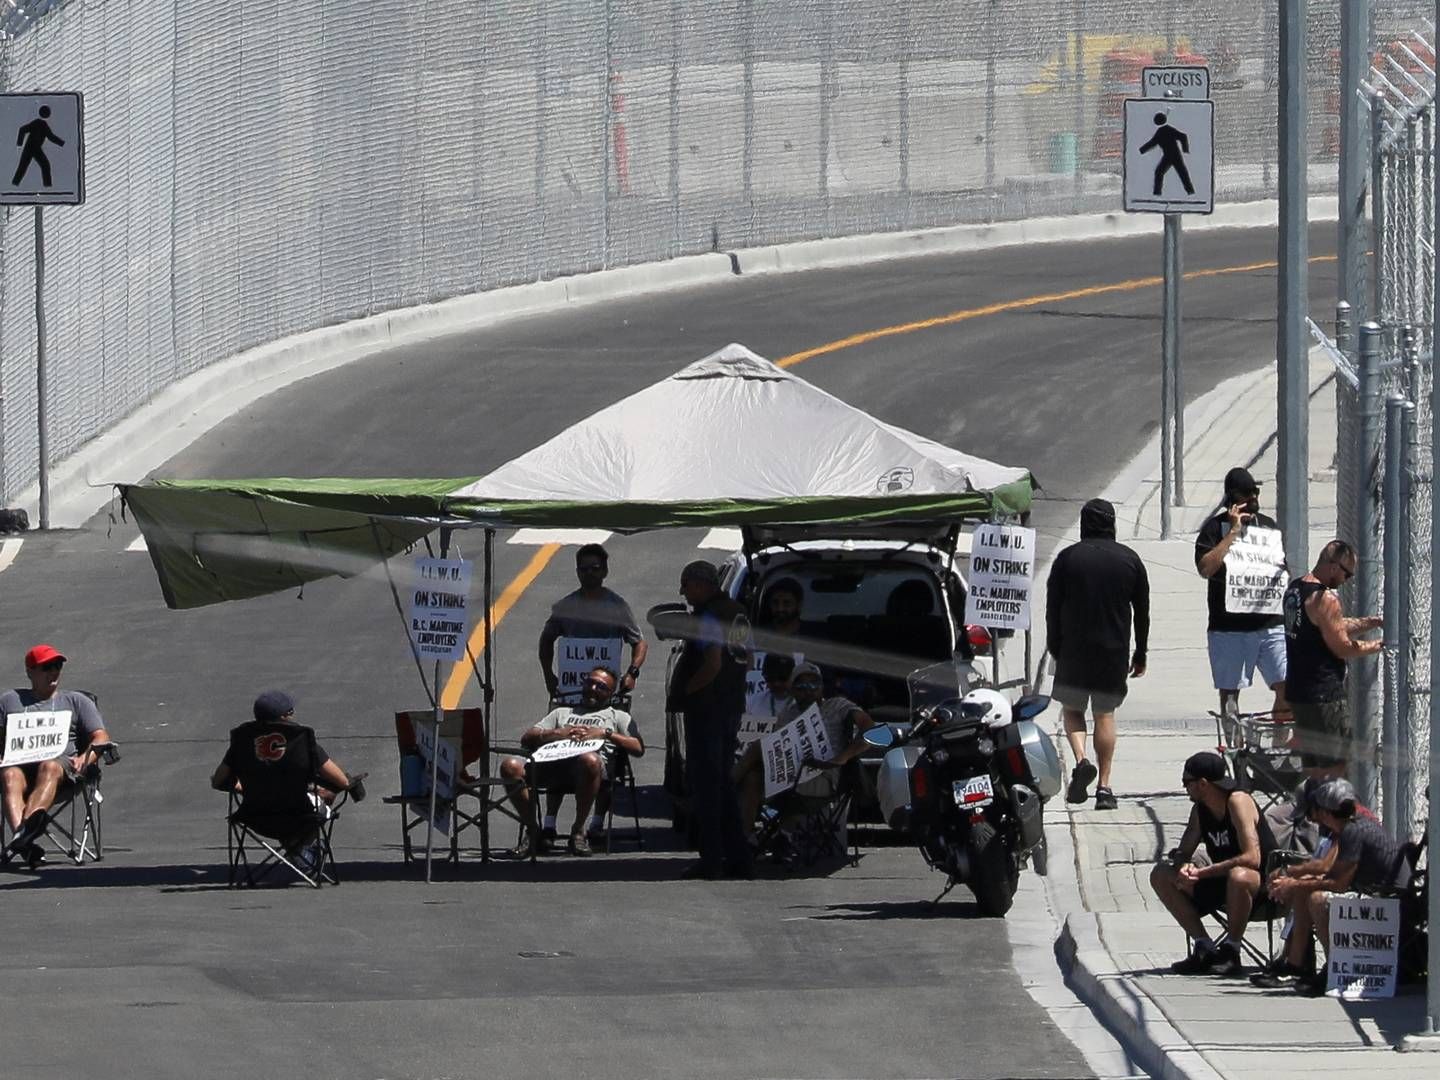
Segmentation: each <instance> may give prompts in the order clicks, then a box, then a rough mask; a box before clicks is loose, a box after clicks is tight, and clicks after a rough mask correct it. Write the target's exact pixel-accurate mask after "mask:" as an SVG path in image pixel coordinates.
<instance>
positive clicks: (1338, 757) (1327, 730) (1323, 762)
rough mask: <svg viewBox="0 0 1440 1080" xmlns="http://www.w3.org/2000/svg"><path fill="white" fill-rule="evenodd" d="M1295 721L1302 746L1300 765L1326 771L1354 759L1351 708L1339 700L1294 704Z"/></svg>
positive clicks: (1292, 711)
mask: <svg viewBox="0 0 1440 1080" xmlns="http://www.w3.org/2000/svg"><path fill="white" fill-rule="evenodd" d="M1290 715H1291V716H1293V717H1294V718H1295V735H1296V737H1297V740H1298V741H1299V743H1300V764H1301V765H1302V766H1303V767H1305V768H1310V769H1323V768H1329V767H1330V766H1333V765H1343V764H1345V763H1346V762H1347V761H1349V760H1350V744H1351V738H1352V733H1351V731H1350V706H1349V703H1348V702H1346V700H1345V699H1344V698H1340V699H1339V700H1338V701H1321V702H1315V703H1311V702H1304V701H1292V702H1290Z"/></svg>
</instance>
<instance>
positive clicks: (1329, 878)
mask: <svg viewBox="0 0 1440 1080" xmlns="http://www.w3.org/2000/svg"><path fill="white" fill-rule="evenodd" d="M1358 806H1359V801H1358V799H1357V797H1356V794H1355V788H1354V787H1353V786H1351V784H1350V782H1349V781H1348V780H1338V779H1337V780H1327V781H1326V782H1325V783H1323V784H1321V785H1320V786H1319V787H1318V788H1316V789H1315V791H1314V793H1313V794H1312V795H1311V797H1310V806H1309V815H1310V817H1311V818H1312V819H1313V820H1314V821H1315V823H1316V824H1317V825H1319V826H1320V827H1321V828H1322V829H1326V830H1328V831H1329V832H1330V833H1332V834H1333V835H1334V837H1335V841H1334V847H1333V848H1332V858H1331V860H1330V862H1329V865H1328V867H1327V866H1326V865H1324V864H1317V865H1315V866H1313V867H1309V866H1300V867H1296V868H1295V869H1294V870H1293V871H1291V872H1290V873H1287V874H1281V875H1279V876H1277V877H1275V878H1274V879H1273V880H1272V881H1271V882H1270V895H1271V897H1273V898H1274V899H1275V900H1276V901H1277V902H1278V903H1281V904H1284V905H1286V906H1287V907H1289V908H1290V909H1291V911H1292V912H1294V915H1295V924H1294V926H1293V927H1292V928H1291V930H1290V937H1289V939H1288V940H1287V942H1286V948H1285V957H1284V960H1283V962H1282V963H1281V965H1280V966H1279V968H1277V969H1276V971H1275V972H1274V973H1273V975H1272V977H1271V978H1270V979H1268V980H1266V981H1264V982H1259V983H1258V984H1259V985H1262V986H1265V987H1267V988H1276V987H1280V986H1284V985H1286V984H1287V983H1293V985H1294V987H1295V989H1296V990H1297V991H1298V992H1299V993H1301V994H1305V995H1308V996H1319V995H1320V994H1323V993H1325V984H1326V972H1325V967H1324V966H1323V965H1322V966H1321V967H1320V970H1319V971H1318V972H1317V973H1316V974H1315V975H1313V976H1307V975H1306V973H1305V969H1304V962H1305V953H1306V952H1307V951H1308V950H1309V947H1310V935H1311V932H1312V931H1313V932H1314V935H1315V938H1316V940H1317V941H1321V942H1324V941H1326V940H1328V938H1329V931H1330V897H1331V895H1332V894H1334V893H1345V892H1359V893H1371V894H1373V893H1376V892H1383V891H1386V890H1388V889H1396V888H1403V887H1404V886H1405V885H1406V884H1407V883H1408V882H1409V880H1410V867H1409V864H1408V863H1407V862H1406V861H1405V859H1404V849H1403V848H1402V846H1401V845H1400V843H1399V842H1398V841H1397V840H1395V839H1394V838H1393V837H1392V836H1391V835H1390V834H1389V833H1387V832H1386V831H1385V829H1384V828H1383V827H1382V826H1381V825H1380V823H1379V822H1378V821H1376V820H1375V819H1374V817H1373V816H1365V815H1362V814H1360V813H1359V812H1358Z"/></svg>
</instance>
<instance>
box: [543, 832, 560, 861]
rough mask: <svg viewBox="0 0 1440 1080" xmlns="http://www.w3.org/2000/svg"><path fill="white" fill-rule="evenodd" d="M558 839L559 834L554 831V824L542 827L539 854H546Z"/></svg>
mask: <svg viewBox="0 0 1440 1080" xmlns="http://www.w3.org/2000/svg"><path fill="white" fill-rule="evenodd" d="M559 840H560V834H559V833H557V832H556V831H555V826H554V825H546V826H545V827H544V828H543V829H541V830H540V846H539V851H540V854H541V855H545V854H548V853H549V852H550V850H551V849H552V848H553V847H554V846H555V845H556V844H557V843H558V842H559Z"/></svg>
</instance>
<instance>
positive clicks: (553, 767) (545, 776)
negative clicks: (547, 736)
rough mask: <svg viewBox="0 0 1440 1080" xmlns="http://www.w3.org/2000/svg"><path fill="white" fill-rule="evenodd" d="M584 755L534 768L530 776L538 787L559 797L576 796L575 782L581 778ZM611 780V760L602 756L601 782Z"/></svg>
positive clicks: (547, 762) (544, 763)
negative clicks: (581, 760) (581, 762)
mask: <svg viewBox="0 0 1440 1080" xmlns="http://www.w3.org/2000/svg"><path fill="white" fill-rule="evenodd" d="M584 756H585V755H584V754H579V755H577V756H576V757H573V758H568V759H566V760H565V761H545V762H542V763H540V764H539V765H535V766H533V767H532V769H531V771H530V775H531V777H532V778H533V780H534V784H535V786H536V787H539V788H544V789H545V790H546V791H553V792H555V793H556V794H557V795H573V794H575V782H576V780H577V779H578V778H579V776H580V759H581V758H583V757H584ZM609 779H610V759H609V758H607V757H606V756H605V755H604V754H601V755H600V780H601V782H602V783H603V782H604V781H606V780H609Z"/></svg>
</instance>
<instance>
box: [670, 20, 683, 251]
mask: <svg viewBox="0 0 1440 1080" xmlns="http://www.w3.org/2000/svg"><path fill="white" fill-rule="evenodd" d="M669 149H670V237H671V239H670V253H671V254H672V255H679V254H680V250H681V240H680V0H670V148H669Z"/></svg>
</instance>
